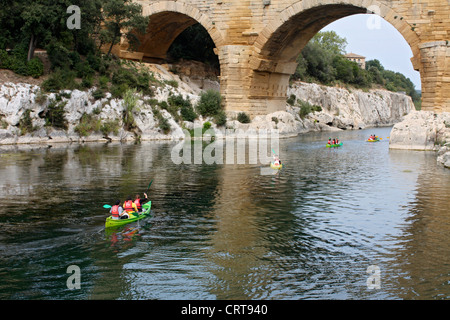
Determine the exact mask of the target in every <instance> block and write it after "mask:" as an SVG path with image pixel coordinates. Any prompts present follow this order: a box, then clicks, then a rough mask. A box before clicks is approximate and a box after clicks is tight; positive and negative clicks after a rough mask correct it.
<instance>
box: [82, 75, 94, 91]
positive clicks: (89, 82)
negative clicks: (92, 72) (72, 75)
mask: <svg viewBox="0 0 450 320" xmlns="http://www.w3.org/2000/svg"><path fill="white" fill-rule="evenodd" d="M93 85H94V79H92V76H86V77H84V78H83V79H82V80H81V86H82V87H83V88H85V89H89V88H91V87H92V86H93Z"/></svg>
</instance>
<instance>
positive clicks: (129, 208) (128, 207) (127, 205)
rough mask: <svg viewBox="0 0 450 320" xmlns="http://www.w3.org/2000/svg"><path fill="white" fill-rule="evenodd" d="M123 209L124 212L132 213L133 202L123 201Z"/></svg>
mask: <svg viewBox="0 0 450 320" xmlns="http://www.w3.org/2000/svg"><path fill="white" fill-rule="evenodd" d="M123 209H124V210H125V211H126V212H133V211H134V209H133V201H131V200H128V201H125V203H124V204H123Z"/></svg>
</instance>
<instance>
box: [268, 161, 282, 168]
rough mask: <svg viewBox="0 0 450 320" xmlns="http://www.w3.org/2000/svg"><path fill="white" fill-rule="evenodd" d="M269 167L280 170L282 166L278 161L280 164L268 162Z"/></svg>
mask: <svg viewBox="0 0 450 320" xmlns="http://www.w3.org/2000/svg"><path fill="white" fill-rule="evenodd" d="M270 167H271V168H272V169H277V170H280V169H281V168H282V167H283V165H282V164H281V163H280V164H274V163H272V162H271V163H270Z"/></svg>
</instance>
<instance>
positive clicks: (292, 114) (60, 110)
mask: <svg viewBox="0 0 450 320" xmlns="http://www.w3.org/2000/svg"><path fill="white" fill-rule="evenodd" d="M145 67H146V68H147V69H148V70H149V72H151V73H152V76H154V77H155V78H156V79H157V80H158V81H159V83H160V84H161V85H158V86H154V87H153V88H152V92H153V95H152V96H142V95H141V96H139V98H138V100H137V103H136V107H135V108H134V110H133V117H134V127H133V129H129V130H126V129H125V127H126V126H125V125H124V100H123V99H117V98H113V96H112V95H111V93H109V92H106V93H105V94H104V95H103V96H101V97H99V96H97V95H96V88H95V87H93V88H91V89H88V90H85V91H81V90H71V91H69V90H63V91H60V92H54V93H44V92H43V91H42V90H41V87H40V83H39V81H38V80H35V79H30V81H29V82H28V81H25V80H26V79H19V78H13V79H11V80H12V81H8V77H9V76H8V74H5V72H7V70H1V71H2V74H3V76H2V77H0V80H1V81H2V82H0V144H1V145H5V144H33V143H40V144H42V143H43V144H48V143H85V142H102V143H105V142H114V141H118V142H126V141H168V140H169V141H170V140H180V139H184V138H185V131H184V129H187V130H192V129H194V128H196V127H204V126H205V123H207V122H209V124H211V129H212V130H214V131H215V132H217V134H218V135H220V134H224V133H225V132H227V133H228V134H229V132H232V131H233V130H235V131H236V132H240V131H242V130H245V131H258V130H266V131H269V132H270V131H274V130H276V131H277V132H278V134H279V136H280V137H292V136H297V135H299V134H302V133H306V132H311V131H330V132H339V131H341V130H352V129H363V128H368V127H377V126H388V125H393V124H395V123H397V122H399V121H401V120H402V119H403V117H404V116H405V115H407V114H408V113H409V112H410V111H411V110H413V109H414V105H413V103H412V100H411V98H410V97H408V96H406V95H404V94H400V93H393V92H389V91H386V90H369V91H366V92H365V91H362V90H349V89H345V88H336V87H326V86H321V85H317V84H308V83H303V82H295V83H293V84H292V85H291V87H290V88H289V91H288V97H289V98H288V100H287V102H286V110H285V111H278V112H274V113H272V114H269V115H266V116H257V117H255V118H253V119H252V120H251V122H250V123H241V122H240V121H238V120H237V115H236V114H228V117H227V121H226V123H225V124H223V125H220V126H218V125H216V124H215V122H214V119H213V118H211V117H202V116H198V117H197V119H195V120H194V121H182V119H180V117H178V115H179V111H178V115H177V114H176V113H174V112H170V111H171V110H170V109H169V108H164V107H161V106H162V105H167V101H168V100H169V99H170V97H174V96H177V97H182V99H185V100H188V101H189V102H190V103H191V104H192V106H195V105H196V104H197V103H198V101H199V99H200V95H201V94H202V92H205V91H206V90H210V89H212V90H217V91H218V90H219V82H218V80H217V78H215V77H214V75H211V74H208V73H207V72H199V70H202V67H201V66H199V65H196V63H193V62H185V63H184V64H183V67H179V66H177V67H175V66H173V65H157V64H145ZM21 80H23V82H17V81H21ZM13 81H14V82H13ZM27 82H28V83H27ZM172 111H173V110H172ZM58 117H59V118H61V119H62V121H63V125H55V119H57V118H58ZM161 119H163V120H164V121H163V122H164V123H165V125H164V127H162V126H161ZM209 124H208V126H209Z"/></svg>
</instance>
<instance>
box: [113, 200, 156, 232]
mask: <svg viewBox="0 0 450 320" xmlns="http://www.w3.org/2000/svg"><path fill="white" fill-rule="evenodd" d="M151 207H152V202H151V201H149V202H146V203H144V204H143V205H142V210H143V211H142V212H139V214H138V213H137V212H133V213H131V215H132V217H131V218H128V219H113V218H112V217H111V216H109V217H108V218H106V222H105V228H111V227H118V226H122V225H124V224H127V223H131V222H134V221H138V220H141V219H144V218H145V217H148V216H150V209H151ZM137 214H138V215H137ZM136 215H137V216H136Z"/></svg>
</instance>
